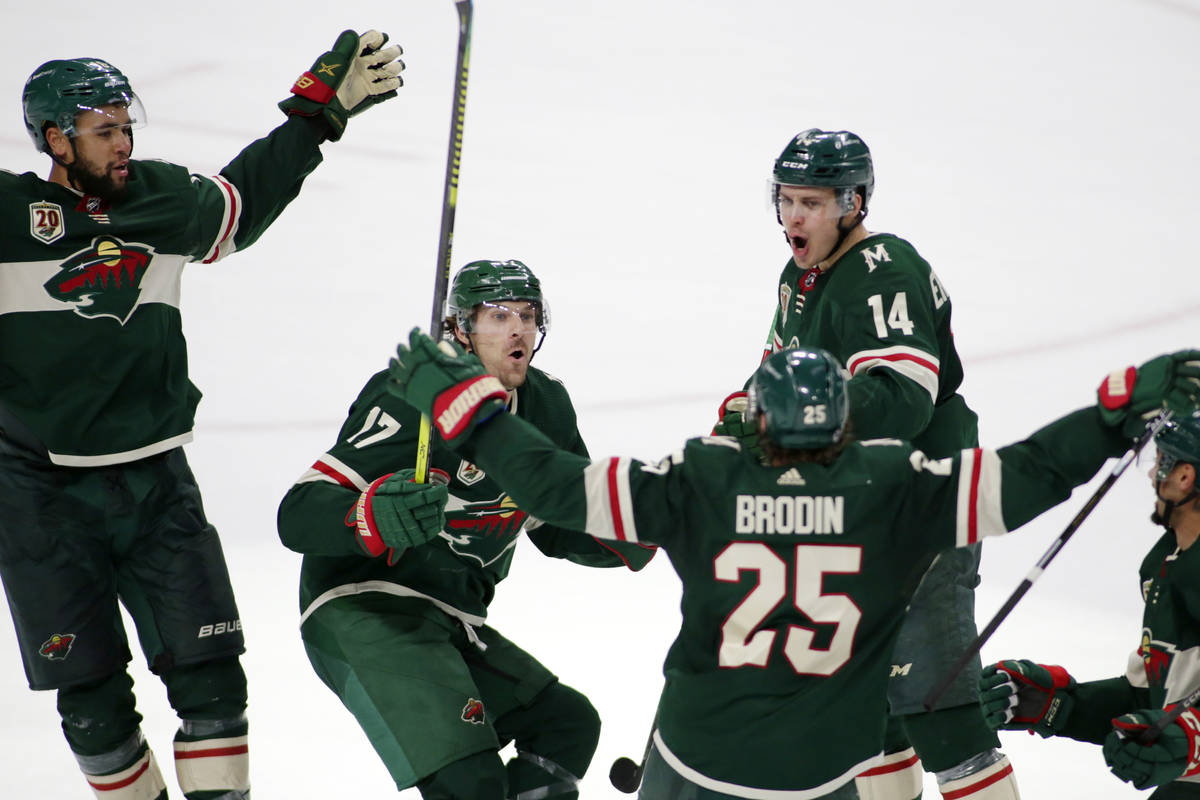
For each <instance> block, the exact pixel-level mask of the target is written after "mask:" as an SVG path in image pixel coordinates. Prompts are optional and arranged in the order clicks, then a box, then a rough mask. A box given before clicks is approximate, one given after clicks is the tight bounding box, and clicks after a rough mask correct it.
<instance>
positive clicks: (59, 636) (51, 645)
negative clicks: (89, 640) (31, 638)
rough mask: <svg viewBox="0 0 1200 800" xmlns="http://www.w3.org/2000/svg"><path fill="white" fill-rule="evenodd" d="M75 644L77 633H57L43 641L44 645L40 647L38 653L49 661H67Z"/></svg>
mask: <svg viewBox="0 0 1200 800" xmlns="http://www.w3.org/2000/svg"><path fill="white" fill-rule="evenodd" d="M73 644H75V634H73V633H56V634H54V635H53V636H51V637H50V638H49V639H47V640H46V641H44V642H42V646H41V647H39V648H38V655H40V656H42V657H43V658H45V659H46V660H48V661H66V660H67V656H68V655H69V654H70V652H71V645H73Z"/></svg>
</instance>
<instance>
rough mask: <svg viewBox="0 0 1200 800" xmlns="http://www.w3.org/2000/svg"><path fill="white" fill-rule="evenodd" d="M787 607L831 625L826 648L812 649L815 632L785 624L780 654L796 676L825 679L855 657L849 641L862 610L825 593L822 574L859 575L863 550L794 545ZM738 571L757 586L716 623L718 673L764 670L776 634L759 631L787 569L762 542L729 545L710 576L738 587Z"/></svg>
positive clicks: (780, 595)
mask: <svg viewBox="0 0 1200 800" xmlns="http://www.w3.org/2000/svg"><path fill="white" fill-rule="evenodd" d="M794 563H795V580H794V581H793V583H792V605H793V606H794V607H795V608H796V609H797V610H798V611H800V612H801V613H803V614H805V615H806V616H807V617H808V618H809V619H810V620H812V621H813V622H814V623H819V624H820V623H823V624H832V625H835V626H836V627H835V629H834V633H833V636H832V638H831V639H830V640H829V646H828V647H827V648H817V647H813V646H812V642H813V639H814V638H815V635H816V631H815V630H814V629H812V628H808V627H804V626H802V625H788V626H787V629H788V630H787V634H786V636H785V638H784V644H783V654H784V656H785V657H786V658H787V660H788V663H789V664H790V665H791V667H792V669H793V670H794V671H795V672H796V674H798V675H821V676H826V677H828V676H830V675H833V674H834V673H835V672H837V671H838V670H839V669H841V668H842V667H843V666H844V665H845V664H846V662H847V661H849V660H850V657H851V656H852V655H853V653H854V636H855V634H856V633H857V631H858V625H859V623H860V622H861V620H862V610H861V609H860V608H859V607H858V604H857V603H855V602H854V600H853V599H852V598H851V597H850V596H849V595H847V594H843V593H840V592H837V593H830V594H825V593H823V592H822V591H821V590H822V588H823V583H824V576H825V575H827V574H858V573H859V572H860V571H861V570H862V547H861V546H858V545H827V544H798V545H796V548H795V558H794ZM743 572H754V573H756V574H757V576H758V581H757V583H756V584H755V586H754V588H752V589H751V590H750V591H749V592H748V593H747V594H746V596H745V597H743V598H742V600H741V602H739V603H738V604H737V605H736V606H735V607H734V608H733V610H732V611H731V612H730V613H729V615H728V616H727V617H726V618H725V621H724V622H723V623H722V624H721V642H720V645H719V647H718V649H717V665H718V666H719V667H721V668H723V669H737V668H740V667H747V666H753V667H763V668H765V667H766V666H767V665H768V663H769V662H770V658H771V650H772V647H773V645H774V644H775V639H776V635H777V633H778V631H775V630H771V629H769V628H760V626H761V625H762V623H763V621H764V620H766V619H767V617H769V616H770V615H771V614H772V613H773V612H774V611H775V609H776V608H778V607H779V604H780V603H781V602H783V600H784V599H785V598H786V596H787V594H788V586H787V572H788V564H787V562H786V561H784V559H783V558H781V557H780V556H779V555H778V554H777V553H776V552H775V551H774V550H772V549H771V548H770V547H769V546H767V545H766V544H765V543H763V542H732V543H730V544H729V545H728V546H727V547H726V548H725V549H724V550H722V551H721V552H720V553H718V554H717V556H716V557H715V558H714V559H713V577H714V578H715V579H716V580H718V581H721V582H723V583H739V582H740V581H741V577H742V573H743Z"/></svg>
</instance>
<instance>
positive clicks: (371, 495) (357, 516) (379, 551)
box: [354, 472, 393, 558]
mask: <svg viewBox="0 0 1200 800" xmlns="http://www.w3.org/2000/svg"><path fill="white" fill-rule="evenodd" d="M392 474H393V473H391V472H389V473H388V474H386V475H383V476H380V477H378V478H376V479H375V480H373V481H372V482H371V484H370V485H369V486H368V487H367V488H366V489H365V490H363V493H362V494H360V495H359V496H358V501H357V502H356V503H355V504H354V530H355V535H356V537H357V539H358V546H359V547H360V548H362V550H363V552H364V553H366V554H367V555H369V556H371V557H372V558H374V557H375V556H381V555H383V553H384V552H385V551H386V550H387V549H388V546H387V544H386V543H385V542H384V541H383V537H382V536H380V535H379V528H377V527H376V526H375V511H374V509H373V508H372V507H371V505H372V502H373V501H374V499H375V490H376V489H378V488H379V484H381V483H383V482H384V481H386V480H387V479H388V478H390V477H392Z"/></svg>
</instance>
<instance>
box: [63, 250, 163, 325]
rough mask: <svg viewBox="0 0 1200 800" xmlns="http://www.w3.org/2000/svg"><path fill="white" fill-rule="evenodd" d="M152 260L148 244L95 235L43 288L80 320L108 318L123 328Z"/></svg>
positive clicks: (136, 302)
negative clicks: (88, 245)
mask: <svg viewBox="0 0 1200 800" xmlns="http://www.w3.org/2000/svg"><path fill="white" fill-rule="evenodd" d="M153 257H154V249H153V248H152V247H150V246H149V245H145V244H136V243H132V242H123V241H121V240H120V239H118V238H117V237H115V236H97V237H96V238H95V239H93V240H92V244H91V246H90V247H86V248H84V249H83V250H80V251H79V252H77V253H75V254H73V255H72V256H70V257H69V258H67V259H66V260H65V261H63V263H62V266H61V267H60V268H59V271H58V273H57V274H56V275H55V276H54V277H53V278H51V279H50V280H48V281H46V283H45V284H44V285H43V287H44V288H45V290H46V293H47V294H49V295H50V296H51V297H53V298H54V299H55V300H58V301H61V302H63V303H66V304H68V305H70V306H71V307H72V308H73V309H74V311H75V313H76V314H78V315H80V316H81V317H88V318H95V317H112V318H113V319H115V320H117V321H118V322H120V323H121V324H122V325H124V324H125V322H126V321H127V320H128V319H129V317H130V315H132V314H133V310H134V309H135V308H137V304H138V298H139V297H140V296H141V294H142V288H141V286H142V278H144V277H145V276H146V270H147V269H148V268H149V267H150V261H151V259H152V258H153Z"/></svg>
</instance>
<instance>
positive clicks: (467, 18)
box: [414, 0, 472, 483]
mask: <svg viewBox="0 0 1200 800" xmlns="http://www.w3.org/2000/svg"><path fill="white" fill-rule="evenodd" d="M454 8H455V10H456V11H458V58H457V60H456V62H455V66H454V75H455V82H454V103H453V106H452V108H451V111H450V146H449V152H448V153H447V154H446V180H445V181H444V183H443V188H444V193H443V195H442V229H441V233H440V234H439V236H438V252H437V259H438V260H437V272H436V273H435V275H434V282H433V315H432V318H431V319H430V322H429V335H430V336H432V337H434V338H435V339H438V338H440V335H441V329H442V320H443V318H444V310H443V309H444V307H445V305H446V290H447V287H448V286H449V284H450V248H451V246H452V245H453V244H454V210H455V208H456V207H457V205H458V171H459V164H460V162H461V161H462V136H463V121H464V119H465V117H466V113H467V71H468V68H469V64H470V61H471V10H472V9H471V0H454ZM429 437H430V421H429V416H428V415H426V414H422V415H421V428H420V431H419V433H418V436H417V463H416V473H417V474H416V477H415V478H414V481H415V482H416V483H424V482H425V479H426V477H427V476H428V474H429Z"/></svg>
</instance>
